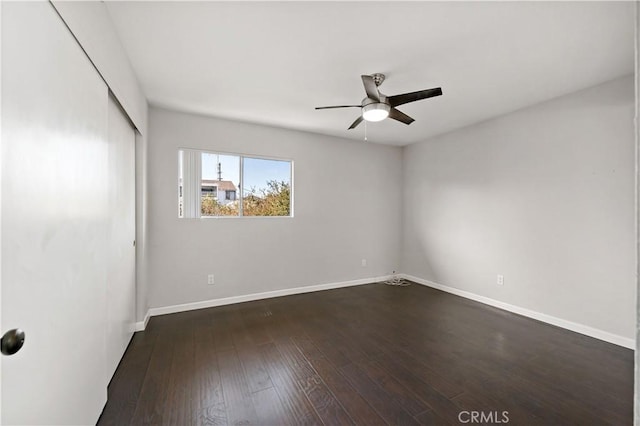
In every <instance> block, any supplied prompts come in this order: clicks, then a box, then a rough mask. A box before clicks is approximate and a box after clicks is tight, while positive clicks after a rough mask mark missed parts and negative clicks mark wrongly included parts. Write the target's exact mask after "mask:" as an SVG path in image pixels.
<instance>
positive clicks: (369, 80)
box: [361, 75, 380, 102]
mask: <svg viewBox="0 0 640 426" xmlns="http://www.w3.org/2000/svg"><path fill="white" fill-rule="evenodd" d="M361 77H362V83H363V84H364V91H365V92H367V97H368V98H371V99H373V100H374V101H376V102H380V92H378V86H376V83H375V81H373V77H371V76H370V75H362V76H361Z"/></svg>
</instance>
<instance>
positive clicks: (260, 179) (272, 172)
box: [202, 152, 291, 191]
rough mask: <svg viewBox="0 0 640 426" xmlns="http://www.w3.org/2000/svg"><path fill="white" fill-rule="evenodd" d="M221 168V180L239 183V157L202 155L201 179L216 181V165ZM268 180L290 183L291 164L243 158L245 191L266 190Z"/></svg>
mask: <svg viewBox="0 0 640 426" xmlns="http://www.w3.org/2000/svg"><path fill="white" fill-rule="evenodd" d="M218 162H220V165H221V168H222V180H230V181H232V182H233V183H234V184H235V185H236V186H238V184H239V182H240V157H238V156H236V155H222V154H209V153H205V152H203V153H202V179H218V169H217V166H216V165H217V163H218ZM268 180H277V181H285V182H291V163H290V162H289V161H280V160H265V159H262V158H251V157H244V182H243V183H242V186H243V187H244V190H245V191H249V190H251V188H252V187H255V189H256V190H257V191H260V189H266V187H267V181H268Z"/></svg>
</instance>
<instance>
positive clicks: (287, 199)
mask: <svg viewBox="0 0 640 426" xmlns="http://www.w3.org/2000/svg"><path fill="white" fill-rule="evenodd" d="M178 160H179V181H178V182H179V183H178V216H179V217H181V218H197V217H221V216H292V208H291V205H292V197H291V188H292V162H291V161H289V160H279V159H268V158H259V157H253V156H242V155H233V154H222V153H215V152H205V151H197V150H186V149H184V150H180V151H179V152H178Z"/></svg>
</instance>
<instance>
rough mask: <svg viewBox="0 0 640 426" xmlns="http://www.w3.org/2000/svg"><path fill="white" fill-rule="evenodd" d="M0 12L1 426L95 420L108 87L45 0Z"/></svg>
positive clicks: (101, 333) (103, 395)
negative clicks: (17, 344)
mask: <svg viewBox="0 0 640 426" xmlns="http://www.w3.org/2000/svg"><path fill="white" fill-rule="evenodd" d="M0 7H2V25H1V27H2V48H1V53H2V192H1V195H2V233H1V234H2V281H1V282H2V327H3V329H2V330H1V332H2V333H4V332H5V331H7V330H9V329H11V328H16V327H19V328H21V329H23V330H24V331H25V332H26V340H25V343H24V347H23V348H22V349H21V350H20V351H19V352H18V353H16V354H15V355H12V356H2V357H1V362H2V423H3V424H7V425H13V424H32V425H35V424H47V425H54V424H63V425H71V424H85V425H86V424H95V422H96V420H97V419H98V417H99V415H100V413H101V411H102V408H103V406H104V404H105V402H106V399H107V383H108V377H107V371H106V365H107V361H106V348H105V331H106V276H107V260H106V259H107V246H108V240H107V235H108V234H107V231H108V226H109V215H108V207H109V204H108V192H107V188H108V185H109V179H108V169H107V158H108V153H109V150H108V148H109V147H108V144H107V106H108V91H107V87H106V85H105V84H104V82H103V81H102V79H101V78H100V76H99V75H98V73H97V72H96V71H95V69H94V68H93V66H92V65H91V63H90V62H89V60H88V59H87V57H86V56H85V54H84V52H83V51H82V49H81V48H80V47H79V46H78V44H77V43H76V41H75V40H74V38H73V36H72V35H71V34H70V33H69V30H68V29H67V28H66V27H65V25H64V23H63V22H62V20H61V19H60V17H59V16H58V15H57V14H56V12H55V10H54V9H53V6H52V5H51V4H49V3H48V2H1V5H0Z"/></svg>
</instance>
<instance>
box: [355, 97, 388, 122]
mask: <svg viewBox="0 0 640 426" xmlns="http://www.w3.org/2000/svg"><path fill="white" fill-rule="evenodd" d="M390 110H391V107H390V106H389V105H387V104H385V103H382V102H376V103H372V104H369V105H365V106H363V107H362V118H364V119H365V120H367V121H382V120H384V119H385V118H387V117H388V116H389V111H390Z"/></svg>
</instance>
